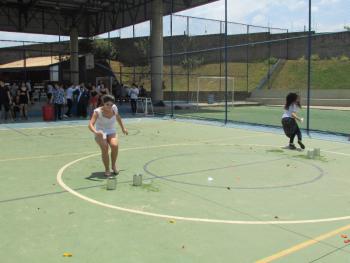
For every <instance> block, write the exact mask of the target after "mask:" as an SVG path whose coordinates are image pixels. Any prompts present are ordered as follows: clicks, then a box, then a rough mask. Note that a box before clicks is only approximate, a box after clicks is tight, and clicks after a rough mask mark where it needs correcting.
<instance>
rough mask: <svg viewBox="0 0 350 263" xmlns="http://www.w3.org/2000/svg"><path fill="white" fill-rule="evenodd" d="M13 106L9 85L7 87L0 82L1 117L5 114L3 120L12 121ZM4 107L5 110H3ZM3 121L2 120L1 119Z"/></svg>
mask: <svg viewBox="0 0 350 263" xmlns="http://www.w3.org/2000/svg"><path fill="white" fill-rule="evenodd" d="M11 105H12V98H11V94H10V89H9V87H8V86H7V85H5V84H4V83H3V82H2V81H0V116H1V112H3V116H2V117H3V119H4V120H5V121H7V119H9V118H10V119H11V120H12V114H11V111H10V109H11ZM2 107H3V108H4V109H3V110H2ZM0 121H1V118H0Z"/></svg>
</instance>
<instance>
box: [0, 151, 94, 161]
mask: <svg viewBox="0 0 350 263" xmlns="http://www.w3.org/2000/svg"><path fill="white" fill-rule="evenodd" d="M95 152H96V151H89V152H80V153H62V154H55V155H38V156H31V157H18V158H8V159H0V162H7V161H18V160H34V159H45V158H54V157H64V156H74V155H79V154H89V153H95Z"/></svg>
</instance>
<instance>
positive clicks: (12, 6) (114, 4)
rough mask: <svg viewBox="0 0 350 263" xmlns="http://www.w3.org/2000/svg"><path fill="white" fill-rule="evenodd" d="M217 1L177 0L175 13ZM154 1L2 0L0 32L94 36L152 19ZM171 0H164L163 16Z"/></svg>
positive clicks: (169, 7) (169, 6)
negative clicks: (71, 31)
mask: <svg viewBox="0 0 350 263" xmlns="http://www.w3.org/2000/svg"><path fill="white" fill-rule="evenodd" d="M214 1H216V0H173V4H172V5H173V13H175V12H179V11H183V10H186V9H189V8H193V7H196V6H199V5H203V4H207V3H210V2H214ZM151 3H152V1H151V0H0V31H10V32H25V33H39V34H51V35H69V32H70V28H71V27H76V28H77V30H78V34H79V36H80V37H90V36H95V35H98V34H102V33H105V32H108V31H112V30H115V29H119V28H123V27H127V26H130V25H133V24H137V23H141V22H144V21H147V20H150V18H151ZM170 13H171V0H163V15H168V14H170Z"/></svg>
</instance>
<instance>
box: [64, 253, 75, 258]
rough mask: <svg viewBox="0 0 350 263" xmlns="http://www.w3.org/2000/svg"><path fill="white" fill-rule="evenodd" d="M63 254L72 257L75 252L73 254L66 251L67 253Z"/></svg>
mask: <svg viewBox="0 0 350 263" xmlns="http://www.w3.org/2000/svg"><path fill="white" fill-rule="evenodd" d="M63 256H64V257H72V256H73V254H71V253H67V252H66V253H63Z"/></svg>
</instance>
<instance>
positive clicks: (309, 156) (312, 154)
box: [307, 151, 314, 159]
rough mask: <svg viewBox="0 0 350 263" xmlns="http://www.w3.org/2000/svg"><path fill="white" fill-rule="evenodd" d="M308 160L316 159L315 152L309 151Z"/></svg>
mask: <svg viewBox="0 0 350 263" xmlns="http://www.w3.org/2000/svg"><path fill="white" fill-rule="evenodd" d="M307 158H309V159H313V158H314V151H307Z"/></svg>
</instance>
